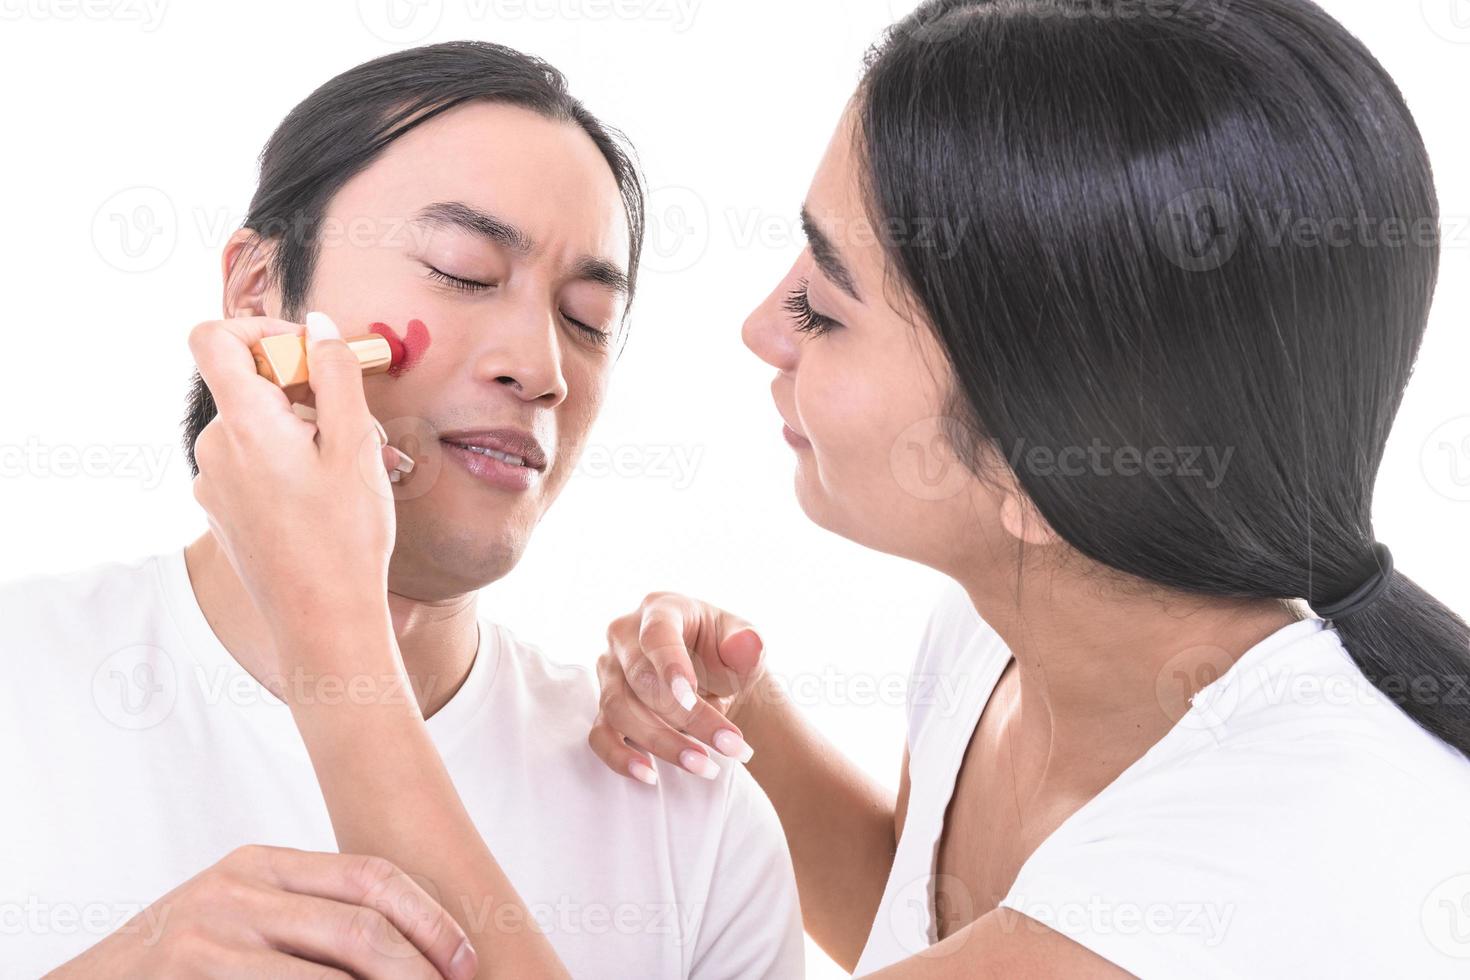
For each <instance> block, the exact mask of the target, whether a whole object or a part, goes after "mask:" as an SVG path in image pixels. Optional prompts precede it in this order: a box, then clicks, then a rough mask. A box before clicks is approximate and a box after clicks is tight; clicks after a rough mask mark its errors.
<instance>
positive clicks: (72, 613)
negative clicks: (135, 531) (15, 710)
mask: <svg viewBox="0 0 1470 980" xmlns="http://www.w3.org/2000/svg"><path fill="white" fill-rule="evenodd" d="M163 557H164V556H162V555H159V554H148V555H142V556H138V557H134V558H126V559H109V560H103V561H97V562H94V563H92V564H89V565H85V566H82V567H78V568H74V569H70V570H67V571H59V572H38V573H29V574H25V575H20V576H16V577H13V578H10V579H7V580H5V581H3V582H0V621H3V622H5V623H6V626H7V630H6V632H7V639H8V642H9V643H10V644H17V643H19V644H37V643H42V644H44V643H45V642H46V641H47V640H48V638H55V637H69V636H75V635H78V634H83V635H87V636H95V635H96V633H97V632H98V629H99V627H100V626H102V625H103V624H106V623H110V622H115V621H119V620H123V621H126V620H137V619H140V618H146V617H147V614H148V612H149V610H151V609H153V608H155V607H157V606H158V605H160V604H161V603H162V600H163V594H162V590H161V588H160V578H159V570H158V562H159V561H160V560H161V559H162V558H163Z"/></svg>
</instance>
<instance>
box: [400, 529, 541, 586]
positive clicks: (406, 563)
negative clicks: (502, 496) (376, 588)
mask: <svg viewBox="0 0 1470 980" xmlns="http://www.w3.org/2000/svg"><path fill="white" fill-rule="evenodd" d="M405 532H408V533H405ZM527 537H528V535H520V534H514V533H501V534H495V535H490V534H486V533H485V532H484V529H483V528H476V529H473V530H468V529H465V528H458V529H443V528H440V529H437V531H436V533H432V534H421V533H413V529H412V528H405V527H404V526H403V524H402V523H401V522H400V524H399V526H398V540H397V541H396V542H395V544H394V547H393V557H392V560H391V561H390V562H389V565H388V588H389V590H390V591H392V592H395V593H397V594H399V595H401V596H404V597H406V598H410V599H419V600H422V601H425V602H433V601H439V600H443V599H449V598H452V597H454V596H457V595H464V594H466V593H469V592H477V591H479V590H480V589H483V588H484V587H485V586H487V585H489V584H490V583H492V582H495V581H498V580H499V579H501V578H504V577H505V576H506V575H508V574H510V571H511V570H512V569H513V568H515V566H516V564H517V563H518V562H519V561H520V560H521V555H523V554H524V553H525V549H526V538H527Z"/></svg>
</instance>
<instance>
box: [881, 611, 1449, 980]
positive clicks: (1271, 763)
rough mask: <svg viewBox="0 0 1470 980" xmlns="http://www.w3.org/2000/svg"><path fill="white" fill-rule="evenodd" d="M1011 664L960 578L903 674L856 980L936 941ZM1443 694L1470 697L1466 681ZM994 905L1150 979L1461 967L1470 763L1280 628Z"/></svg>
mask: <svg viewBox="0 0 1470 980" xmlns="http://www.w3.org/2000/svg"><path fill="white" fill-rule="evenodd" d="M1010 658H1011V654H1010V651H1009V650H1008V649H1007V648H1006V646H1005V644H1004V643H1003V642H1002V641H1001V639H1000V637H999V636H998V635H997V634H996V633H995V632H994V631H993V630H992V629H991V628H990V627H989V626H987V625H986V624H985V622H984V621H983V620H981V619H980V617H979V616H978V615H977V614H976V612H975V610H974V607H973V606H972V605H971V604H970V601H969V598H968V597H967V596H966V595H965V593H964V592H963V591H961V590H960V589H959V588H958V587H955V588H954V589H953V591H952V593H951V594H949V595H948V596H946V598H945V600H944V601H943V602H942V603H941V604H940V605H939V607H938V608H937V609H936V610H935V612H934V614H933V616H932V617H931V619H930V621H929V625H928V628H927V629H926V631H925V634H924V639H923V643H922V645H921V647H920V650H919V655H918V658H917V660H916V662H915V664H914V668H913V674H912V676H911V677H910V683H909V695H908V746H909V777H910V780H911V790H910V796H909V804H908V814H907V819H906V821H905V823H904V830H903V835H902V837H901V839H900V840H899V842H898V850H897V855H896V857H895V859H894V862H893V870H892V872H891V873H890V875H889V878H888V885H887V887H886V889H885V891H884V894H883V900H882V903H881V904H880V906H879V908H878V915H877V917H876V919H875V920H874V922H873V927H872V931H871V933H870V934H869V936H868V941H867V944H866V946H865V947H864V949H863V953H862V956H861V958H860V959H859V961H858V966H857V969H856V971H855V973H854V975H855V976H862V975H864V974H867V973H871V972H872V971H874V970H877V969H880V968H881V967H884V966H887V965H889V964H891V963H895V962H897V961H899V960H902V959H905V958H907V957H910V956H913V955H914V954H916V953H919V952H920V951H922V950H924V949H925V948H926V947H927V946H929V945H931V944H932V943H934V942H935V933H934V929H935V923H934V914H933V902H932V879H933V874H934V862H935V856H936V852H937V847H938V843H939V836H940V831H941V829H942V827H943V823H944V814H945V809H946V807H947V806H948V804H949V799H950V795H951V793H952V792H953V790H954V785H955V778H956V775H957V774H958V771H959V767H960V764H961V761H962V760H963V759H964V756H965V751H966V748H967V747H968V745H969V743H970V737H971V735H972V734H973V733H974V730H975V726H976V723H977V722H978V721H979V718H980V712H981V709H983V708H984V706H985V702H986V701H987V700H988V699H989V698H990V695H991V692H992V690H993V689H994V687H995V683H996V681H997V679H998V678H999V677H1000V675H1001V671H1002V670H1003V669H1004V668H1005V666H1006V664H1007V663H1008V662H1009V660H1010ZM1439 696H1440V697H1442V698H1445V699H1446V700H1452V701H1453V703H1456V704H1458V705H1460V706H1461V710H1466V711H1470V691H1465V690H1458V691H1455V690H1444V689H1441V690H1440V691H1439ZM1000 904H1001V905H1002V906H1003V907H1005V908H1009V909H1014V910H1015V911H1017V912H1020V913H1023V914H1025V915H1027V916H1030V917H1031V918H1033V919H1035V920H1037V921H1039V922H1042V923H1044V924H1045V925H1047V926H1048V927H1050V928H1052V929H1055V930H1057V931H1058V932H1060V933H1062V934H1063V935H1066V936H1068V937H1070V938H1071V939H1072V940H1074V941H1075V942H1077V943H1080V944H1081V945H1083V946H1085V947H1087V948H1088V949H1090V950H1092V951H1093V952H1095V953H1097V954H1098V955H1099V956H1102V957H1103V958H1105V959H1107V960H1109V961H1111V962H1112V963H1115V964H1117V965H1118V966H1120V967H1122V968H1123V969H1125V970H1127V971H1129V972H1131V973H1133V974H1135V975H1137V976H1139V977H1143V978H1145V980H1148V978H1154V977H1161V978H1177V977H1189V978H1191V980H1207V978H1224V977H1249V978H1252V980H1258V978H1262V977H1289V978H1293V980H1297V978H1301V977H1333V978H1335V980H1342V978H1347V977H1373V978H1382V977H1413V978H1415V980H1428V978H1435V977H1458V978H1462V980H1463V978H1466V977H1470V760H1467V759H1466V757H1465V756H1464V755H1462V754H1461V753H1459V752H1458V751H1456V750H1454V749H1452V748H1450V747H1449V746H1447V745H1445V744H1444V743H1443V742H1441V741H1440V740H1438V739H1437V738H1435V737H1433V736H1432V735H1430V734H1428V733H1427V732H1425V731H1424V730H1423V729H1421V728H1420V727H1419V726H1418V725H1416V724H1415V723H1414V722H1413V721H1412V720H1410V719H1409V717H1408V716H1407V715H1405V714H1404V713H1403V712H1402V711H1401V710H1399V708H1398V707H1396V706H1395V705H1394V704H1393V703H1392V702H1391V701H1390V700H1388V698H1387V697H1385V696H1384V695H1383V694H1381V693H1380V692H1379V691H1378V690H1377V689H1376V688H1374V687H1373V685H1372V684H1371V683H1369V681H1368V680H1367V679H1366V678H1365V677H1364V676H1363V674H1362V672H1361V671H1359V670H1358V668H1357V667H1356V666H1355V665H1354V664H1353V662H1352V660H1351V658H1350V657H1349V656H1348V653H1347V651H1346V649H1345V648H1344V647H1343V645H1342V643H1341V641H1340V639H1339V637H1338V634H1337V631H1336V630H1334V629H1332V628H1330V627H1328V626H1327V624H1325V623H1324V622H1323V621H1322V620H1319V619H1306V620H1301V621H1298V622H1294V623H1292V624H1290V625H1288V626H1285V627H1283V628H1281V629H1280V630H1277V631H1276V632H1275V633H1273V634H1271V635H1270V636H1268V637H1267V638H1266V639H1264V640H1262V641H1261V642H1260V643H1258V644H1256V645H1255V646H1254V647H1252V648H1251V649H1250V650H1248V651H1247V652H1246V653H1245V654H1244V655H1243V656H1242V657H1241V658H1240V659H1239V660H1238V661H1237V662H1236V663H1235V664H1234V665H1233V666H1232V667H1231V668H1230V669H1229V670H1227V671H1226V672H1225V673H1224V674H1222V675H1221V676H1220V677H1219V678H1218V679H1217V680H1215V681H1214V682H1213V683H1212V684H1210V685H1208V686H1207V687H1205V688H1204V689H1202V690H1201V691H1200V692H1199V693H1198V694H1197V695H1196V696H1195V698H1194V700H1193V702H1192V706H1191V707H1190V709H1189V710H1188V711H1187V712H1186V713H1185V714H1184V716H1183V717H1182V719H1181V720H1180V721H1179V722H1178V724H1176V725H1175V726H1174V727H1173V728H1172V729H1171V730H1170V731H1169V732H1168V733H1167V734H1166V735H1165V736H1164V737H1163V738H1162V739H1160V740H1159V741H1158V742H1157V743H1156V744H1155V745H1154V746H1153V747H1152V748H1150V749H1149V750H1148V751H1147V752H1146V753H1144V755H1143V757H1142V758H1140V759H1139V760H1138V761H1136V762H1135V763H1133V765H1131V766H1129V767H1128V768H1127V769H1126V770H1125V771H1124V772H1123V773H1122V774H1121V775H1120V776H1119V777H1118V778H1117V779H1116V780H1114V781H1113V782H1112V783H1110V784H1109V785H1108V786H1107V787H1106V788H1104V789H1103V791H1102V792H1101V793H1099V794H1098V795H1097V796H1096V797H1095V798H1093V799H1092V800H1090V801H1089V802H1088V803H1086V804H1085V805H1083V806H1082V807H1081V808H1080V809H1079V810H1078V811H1077V812H1076V813H1074V814H1072V816H1071V817H1069V818H1068V819H1067V820H1066V821H1064V822H1063V823H1062V825H1061V826H1060V827H1058V828H1057V829H1056V831H1055V832H1053V833H1052V834H1051V836H1049V837H1048V838H1046V840H1044V841H1043V842H1042V843H1041V845H1040V846H1039V847H1038V848H1037V849H1036V850H1035V852H1033V853H1032V854H1031V856H1030V857H1029V858H1028V859H1027V860H1026V862H1025V864H1024V865H1022V867H1021V870H1020V873H1019V874H1018V875H1017V876H1016V880H1015V883H1014V884H1013V885H1012V887H1011V889H1010V891H1009V893H1008V894H1007V895H1006V896H1005V898H1003V899H1002V900H1001V902H1000Z"/></svg>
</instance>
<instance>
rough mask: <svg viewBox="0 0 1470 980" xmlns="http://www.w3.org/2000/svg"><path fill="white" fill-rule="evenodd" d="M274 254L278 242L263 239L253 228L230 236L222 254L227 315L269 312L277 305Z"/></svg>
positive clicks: (262, 314)
mask: <svg viewBox="0 0 1470 980" xmlns="http://www.w3.org/2000/svg"><path fill="white" fill-rule="evenodd" d="M274 254H275V244H274V243H273V242H268V241H265V240H263V239H262V238H261V237H260V236H259V235H257V234H256V233H255V232H253V231H251V230H250V229H249V228H241V229H240V230H239V231H237V232H235V233H234V234H233V235H231V236H230V240H229V241H228V242H226V243H225V250H224V254H223V255H222V256H221V257H220V272H221V273H222V275H223V277H224V303H223V306H224V314H225V316H226V317H230V318H233V317H237V316H267V315H268V313H267V311H268V310H269V309H271V308H272V307H273V306H274V305H275V304H274V303H273V300H274V296H273V295H272V289H271V274H270V262H271V257H272V256H273V255H274Z"/></svg>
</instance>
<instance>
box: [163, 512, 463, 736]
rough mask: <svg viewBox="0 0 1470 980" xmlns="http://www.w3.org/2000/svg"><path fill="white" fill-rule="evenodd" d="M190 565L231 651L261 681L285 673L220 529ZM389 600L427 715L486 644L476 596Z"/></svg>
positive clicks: (199, 541)
mask: <svg viewBox="0 0 1470 980" xmlns="http://www.w3.org/2000/svg"><path fill="white" fill-rule="evenodd" d="M184 560H185V565H186V566H187V567H188V570H189V582H190V584H191V585H192V586H193V588H194V597H195V598H196V599H197V600H198V602H199V608H200V609H201V610H202V611H203V613H204V618H205V620H206V621H207V622H208V623H209V627H210V629H211V630H213V631H214V635H215V636H216V637H218V638H219V641H220V643H221V645H223V646H224V648H225V650H227V651H228V652H229V654H230V656H232V657H234V658H235V660H236V661H237V662H238V663H239V664H240V666H241V667H242V668H244V670H245V671H246V673H248V674H250V676H252V677H254V678H255V679H256V680H257V681H259V682H260V683H261V684H266V682H267V678H270V677H272V676H279V675H280V674H281V673H282V671H281V670H280V667H279V665H278V663H277V659H276V653H275V648H274V644H273V643H272V642H271V634H270V629H269V626H268V624H267V623H266V621H265V618H264V617H263V616H262V615H261V614H260V611H259V610H258V609H256V607H255V604H254V603H253V602H252V601H251V599H250V595H249V593H248V592H246V591H245V586H244V584H243V583H241V581H240V577H239V576H238V575H236V574H235V570H234V568H233V567H231V565H230V562H229V559H228V558H227V557H225V554H224V552H223V551H222V550H221V549H220V546H219V542H218V541H217V540H216V539H215V536H214V534H213V532H210V531H206V532H204V533H203V534H202V535H200V536H199V537H198V538H196V539H195V540H194V541H193V542H191V543H190V544H189V546H188V547H187V548H185V549H184ZM387 598H388V613H389V615H390V616H391V617H392V621H393V632H394V634H395V635H396V636H397V638H398V649H399V653H400V654H401V655H402V657H403V666H404V669H405V671H406V672H407V674H408V679H409V682H410V683H411V684H412V685H413V690H414V695H415V697H416V698H417V699H418V703H419V710H420V711H422V712H423V715H424V717H425V718H427V717H429V716H430V715H432V714H434V712H436V711H438V710H439V709H440V708H442V707H443V706H444V705H445V703H446V702H448V701H449V699H450V698H451V697H452V696H453V695H454V692H455V691H457V690H459V687H460V685H461V684H463V683H464V680H465V677H466V676H468V674H469V670H470V665H471V664H472V663H473V662H474V659H475V653H476V649H477V647H478V642H479V623H478V619H477V614H476V606H475V594H474V593H467V594H465V595H461V596H455V597H453V598H452V599H446V600H441V601H433V602H426V601H421V600H418V599H410V598H408V597H406V596H401V595H398V594H397V593H394V592H389V593H388V597H387Z"/></svg>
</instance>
